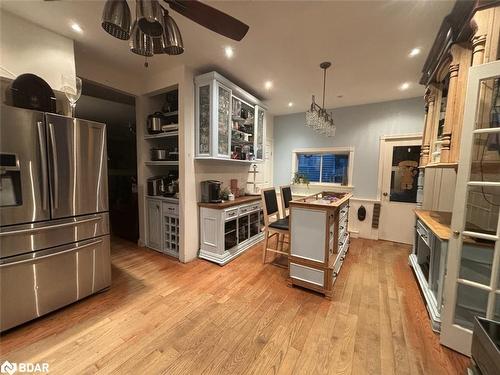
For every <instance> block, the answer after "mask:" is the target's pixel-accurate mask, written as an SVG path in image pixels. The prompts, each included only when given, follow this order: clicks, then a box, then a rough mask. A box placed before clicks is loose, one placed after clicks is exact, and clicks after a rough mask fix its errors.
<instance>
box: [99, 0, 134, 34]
mask: <svg viewBox="0 0 500 375" xmlns="http://www.w3.org/2000/svg"><path fill="white" fill-rule="evenodd" d="M130 24H131V17H130V8H129V7H128V4H127V0H108V1H106V4H104V10H103V12H102V22H101V26H102V28H103V29H104V30H105V31H106V32H107V33H108V34H110V35H112V36H114V37H115V38H118V39H121V40H128V39H129V38H130Z"/></svg>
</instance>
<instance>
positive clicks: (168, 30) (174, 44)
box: [163, 12, 184, 55]
mask: <svg viewBox="0 0 500 375" xmlns="http://www.w3.org/2000/svg"><path fill="white" fill-rule="evenodd" d="M164 26H165V32H164V33H163V38H164V42H165V52H166V53H168V54H169V55H180V54H181V53H183V52H184V43H183V42H182V35H181V32H180V30H179V27H178V26H177V24H176V23H175V21H174V19H173V18H172V17H170V15H169V14H168V13H167V12H165V18H164Z"/></svg>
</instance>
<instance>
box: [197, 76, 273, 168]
mask: <svg viewBox="0 0 500 375" xmlns="http://www.w3.org/2000/svg"><path fill="white" fill-rule="evenodd" d="M195 83H196V115H195V118H196V141H195V144H196V149H195V151H196V152H195V154H196V158H197V159H218V160H231V161H234V162H247V163H255V162H260V161H262V160H263V157H264V140H265V108H264V107H263V106H262V104H261V102H260V101H259V100H258V99H257V98H255V97H254V96H252V95H251V94H249V93H247V92H246V91H244V90H243V89H241V88H240V87H238V86H236V85H235V84H234V83H232V82H231V81H229V80H227V79H226V78H224V77H223V76H221V75H220V74H218V73H216V72H211V73H206V74H203V75H200V76H197V77H196V78H195Z"/></svg>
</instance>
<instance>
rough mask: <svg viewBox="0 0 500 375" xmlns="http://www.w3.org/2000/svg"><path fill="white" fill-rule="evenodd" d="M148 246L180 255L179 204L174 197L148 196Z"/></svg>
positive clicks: (171, 254) (172, 254)
mask: <svg viewBox="0 0 500 375" xmlns="http://www.w3.org/2000/svg"><path fill="white" fill-rule="evenodd" d="M146 201H147V204H146V206H147V218H148V220H147V242H146V245H147V247H149V248H151V249H153V250H156V251H160V252H162V253H164V254H167V255H170V256H173V257H176V258H178V257H179V238H180V237H179V204H178V202H176V200H175V199H172V198H170V199H169V198H163V197H158V198H149V197H148V198H146Z"/></svg>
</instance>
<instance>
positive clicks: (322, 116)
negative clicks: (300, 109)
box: [306, 61, 336, 137]
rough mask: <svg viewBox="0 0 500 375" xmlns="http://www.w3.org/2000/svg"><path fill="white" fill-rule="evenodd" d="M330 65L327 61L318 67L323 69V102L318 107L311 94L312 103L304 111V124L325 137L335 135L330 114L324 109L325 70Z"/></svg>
mask: <svg viewBox="0 0 500 375" xmlns="http://www.w3.org/2000/svg"><path fill="white" fill-rule="evenodd" d="M330 66H332V63H331V62H329V61H325V62H322V63H321V64H320V65H319V67H320V68H321V69H323V104H322V106H321V107H320V106H319V105H318V104H316V101H315V100H314V95H313V96H312V103H311V107H310V108H309V110H308V111H307V112H306V126H307V127H309V128H312V129H314V130H315V131H316V132H318V133H319V134H322V135H326V136H327V137H333V136H334V135H335V129H336V128H335V124H334V122H333V118H332V115H331V114H329V113H328V112H327V111H326V109H325V92H326V70H327V69H328V68H329V67H330Z"/></svg>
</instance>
